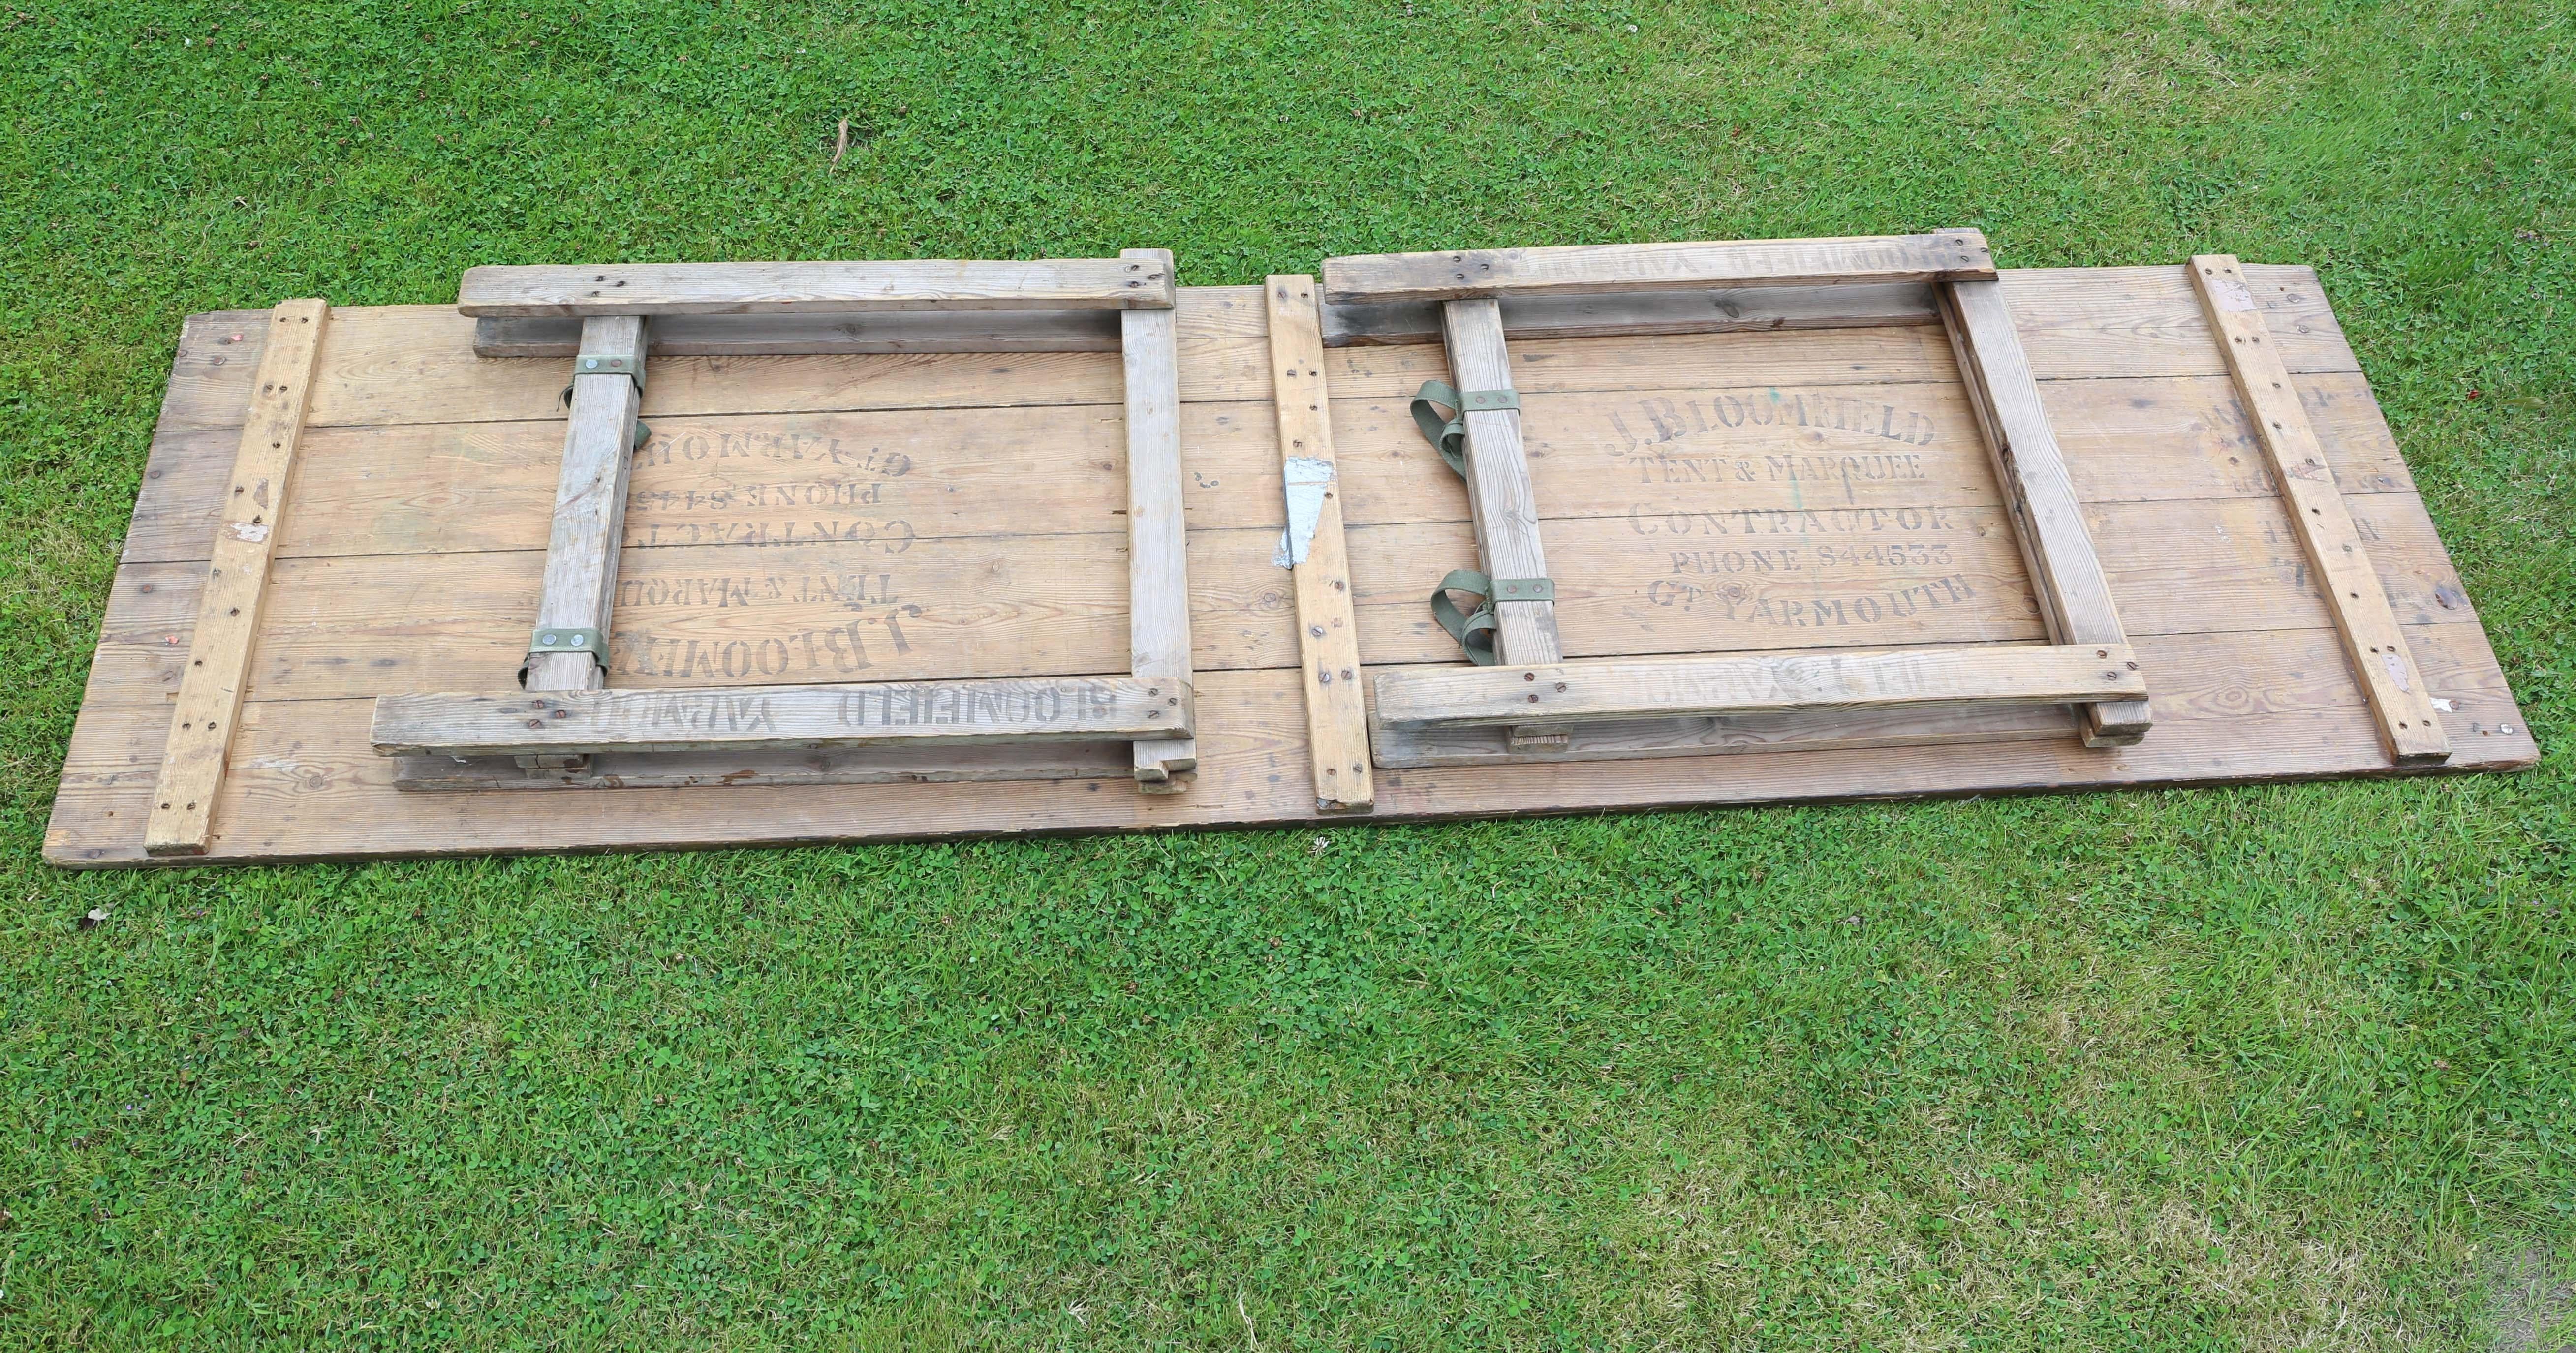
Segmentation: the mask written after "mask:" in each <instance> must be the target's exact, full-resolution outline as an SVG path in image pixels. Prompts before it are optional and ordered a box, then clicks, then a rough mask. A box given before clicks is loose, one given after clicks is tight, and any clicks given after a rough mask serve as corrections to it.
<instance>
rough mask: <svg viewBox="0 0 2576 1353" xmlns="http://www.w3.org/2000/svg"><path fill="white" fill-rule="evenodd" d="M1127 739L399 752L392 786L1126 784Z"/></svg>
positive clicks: (1129, 770)
mask: <svg viewBox="0 0 2576 1353" xmlns="http://www.w3.org/2000/svg"><path fill="white" fill-rule="evenodd" d="M1132 760H1133V758H1132V754H1131V753H1130V752H1129V750H1128V744H1126V743H1124V742H1065V743H1050V744H1038V745H1028V744H1021V745H1016V746H1010V745H1004V746H988V747H955V746H928V747H878V748H864V749H859V750H856V751H843V752H829V751H826V752H794V753H769V754H760V753H753V754H747V755H733V754H726V753H719V752H650V753H643V754H635V755H629V754H626V753H622V752H609V753H603V754H601V755H598V756H594V757H592V758H590V761H589V764H588V765H587V766H586V767H581V768H574V769H563V770H549V771H540V772H537V773H533V774H532V773H530V772H527V771H524V770H522V769H520V767H519V763H518V762H517V761H516V760H514V759H512V758H509V757H465V758H458V757H451V756H406V757H401V758H398V759H396V761H395V762H394V788H396V789H399V790H402V791H404V792H406V793H413V794H444V793H457V792H472V793H479V792H482V791H485V790H496V789H694V788H709V789H737V788H747V789H758V788H765V787H767V788H774V787H778V786H808V785H889V784H908V785H909V784H919V785H929V784H964V783H970V782H983V781H1004V780H1120V781H1124V780H1128V779H1130V778H1132V776H1133V774H1134V768H1133V764H1132Z"/></svg>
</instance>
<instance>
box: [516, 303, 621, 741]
mask: <svg viewBox="0 0 2576 1353" xmlns="http://www.w3.org/2000/svg"><path fill="white" fill-rule="evenodd" d="M582 351H583V353H584V354H585V355H587V356H592V357H599V358H605V359H613V360H620V361H627V362H632V363H634V364H635V365H636V367H637V369H638V370H641V369H642V367H643V363H644V321H643V320H641V319H636V318H632V317H620V316H605V317H601V318H596V319H586V320H583V321H582ZM571 379H572V411H571V416H570V417H569V418H567V419H566V420H565V423H564V445H563V458H562V461H561V463H560V465H559V466H558V469H557V473H556V478H555V506H554V513H553V519H552V521H551V523H550V524H549V527H548V534H547V537H546V564H545V575H544V581H543V582H542V583H541V584H540V586H539V589H538V592H537V607H536V614H535V617H534V618H533V620H532V621H531V622H530V623H531V626H532V632H542V631H581V632H595V633H596V634H598V635H599V637H600V641H601V642H602V643H603V644H604V643H606V642H607V636H608V632H609V624H610V621H611V619H612V614H611V613H612V611H613V610H614V608H615V606H616V603H617V556H618V552H619V550H620V549H621V548H623V546H624V543H625V540H626V525H625V523H626V475H627V470H628V467H630V466H632V465H633V464H634V463H635V462H634V455H633V448H634V445H635V412H636V408H637V406H638V404H640V403H641V398H640V393H639V391H638V389H637V384H636V381H635V380H634V379H633V378H632V377H629V376H626V375H622V374H617V375H604V376H603V375H581V374H578V373H576V374H574V375H573V376H572V378H571ZM527 662H528V666H527V677H526V680H525V682H524V684H525V685H526V687H527V688H528V689H529V690H530V691H589V690H597V689H599V688H600V687H601V686H602V685H604V684H606V681H607V677H606V673H605V671H604V670H603V668H602V667H601V665H600V663H599V662H598V661H596V660H594V659H593V658H592V657H591V655H589V654H587V653H530V654H529V655H528V660H527Z"/></svg>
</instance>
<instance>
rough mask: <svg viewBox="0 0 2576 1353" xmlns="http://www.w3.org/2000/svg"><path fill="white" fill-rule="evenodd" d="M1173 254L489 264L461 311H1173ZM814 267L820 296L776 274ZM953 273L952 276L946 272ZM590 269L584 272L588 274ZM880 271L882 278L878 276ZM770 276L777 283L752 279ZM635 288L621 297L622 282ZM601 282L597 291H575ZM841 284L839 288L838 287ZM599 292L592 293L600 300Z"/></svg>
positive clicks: (470, 280)
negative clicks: (697, 290) (663, 295)
mask: <svg viewBox="0 0 2576 1353" xmlns="http://www.w3.org/2000/svg"><path fill="white" fill-rule="evenodd" d="M1152 255H1159V256H1161V258H1163V259H1164V260H1166V261H1168V260H1169V259H1170V258H1171V251H1170V250H1168V249H1154V250H1145V249H1129V250H1124V251H1122V252H1121V253H1120V254H1119V256H1118V258H1117V259H1100V258H1041V259H1025V260H1009V259H850V260H813V261H797V262H777V263H770V262H759V263H598V264H547V263H540V264H484V265H481V266H479V267H473V268H468V269H466V270H465V276H464V277H463V278H462V279H461V280H460V281H459V283H458V285H457V297H456V309H457V313H459V314H462V315H468V316H472V317H475V318H481V317H483V316H486V315H582V316H596V315H645V316H661V315H687V314H697V315H753V314H800V315H833V314H866V313H880V314H882V313H890V312H903V311H919V310H1169V309H1171V308H1172V307H1173V306H1174V305H1175V304H1177V303H1178V299H1179V290H1180V288H1179V286H1178V283H1177V282H1176V280H1175V279H1174V277H1173V275H1172V269H1171V268H1170V267H1168V266H1166V267H1164V268H1163V269H1162V270H1161V271H1160V272H1159V273H1151V272H1146V271H1144V269H1145V267H1146V266H1148V265H1149V257H1148V256H1152ZM799 268H802V269H811V270H813V271H814V274H815V281H814V283H812V284H809V289H810V290H812V291H815V292H817V293H819V294H816V295H811V296H803V297H798V296H782V295H779V294H778V293H779V292H780V291H781V290H783V289H784V288H781V287H780V286H778V285H776V282H775V280H774V279H777V278H779V277H780V276H781V275H782V274H784V273H786V272H788V270H792V269H799ZM1047 268H1054V269H1063V270H1083V271H1090V270H1095V269H1096V270H1098V271H1099V272H1100V273H1101V279H1100V284H1099V285H1093V286H1072V287H1061V288H1054V289H1049V288H1044V287H1031V286H1027V285H1025V284H1024V283H1023V282H1022V280H1021V279H1023V278H1024V277H1025V276H1026V275H1027V274H1028V273H1029V272H1030V271H1031V270H1034V269H1047ZM942 270H946V271H947V272H948V273H949V274H951V275H950V276H948V277H946V278H943V277H941V276H940V274H941V272H942ZM584 273H588V274H590V277H588V278H584V277H582V276H581V275H582V274H584ZM872 274H873V275H872ZM708 275H714V276H716V277H718V278H720V279H739V282H740V286H739V289H738V290H728V289H727V288H725V287H722V286H713V287H705V288H703V294H701V295H698V296H696V297H693V298H690V299H685V300H638V299H632V298H633V297H637V296H643V295H645V294H647V293H649V292H650V291H651V290H652V289H653V286H654V285H655V284H656V283H659V284H661V285H664V286H670V285H671V284H672V282H673V281H674V280H676V279H680V278H684V277H691V278H693V277H704V276H708ZM763 280H767V281H770V282H771V285H768V286H757V285H753V283H755V282H756V281H763ZM638 283H640V284H642V285H636V286H635V287H634V290H633V291H631V292H628V293H627V297H628V299H620V298H619V297H618V295H617V293H618V291H619V290H620V289H623V288H626V287H628V286H629V285H630V284H638ZM583 287H594V289H593V290H592V291H591V292H590V295H589V296H588V297H585V296H582V295H578V294H576V292H577V291H578V290H579V289H581V288H583ZM834 288H838V290H837V292H836V291H835V290H834ZM594 297H595V298H596V299H593V298H594Z"/></svg>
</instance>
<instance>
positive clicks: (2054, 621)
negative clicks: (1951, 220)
mask: <svg viewBox="0 0 2576 1353" xmlns="http://www.w3.org/2000/svg"><path fill="white" fill-rule="evenodd" d="M1963 286H1971V287H1979V288H1982V289H1988V290H1985V291H1984V292H1983V293H1982V295H1983V296H1990V297H1991V299H1992V302H1993V307H1994V308H1995V309H1996V310H1998V311H1999V312H2000V313H2001V320H2000V322H1999V323H1993V324H1989V325H1987V326H1985V327H1986V328H1987V330H1988V333H1987V335H1986V341H1984V342H1980V341H1979V339H1978V336H1977V334H1976V331H1975V330H1976V326H1975V325H1973V324H1972V323H1971V322H1970V319H1969V317H1968V315H1967V313H1966V302H1965V301H1963V299H1962V295H1961V287H1963ZM1996 286H1997V284H1996V283H1992V282H1969V283H1954V284H1945V285H1942V286H1940V287H1937V288H1935V289H1934V290H1935V293H1936V296H1937V299H1938V300H1939V303H1940V307H1941V319H1942V327H1943V328H1944V329H1945V330H1946V331H1947V332H1948V334H1949V338H1950V349H1951V352H1952V353H1953V355H1954V356H1955V357H1956V358H1957V360H1958V364H1959V378H1960V384H1961V385H1962V386H1963V387H1964V388H1965V390H1966V392H1967V396H1968V408H1969V410H1970V412H1971V413H1973V414H1974V415H1975V417H1976V420H1977V426H1978V430H1979V431H1981V432H1982V433H1984V434H1985V440H1986V454H1987V457H1988V460H1989V463H1990V464H1991V465H1992V466H1993V467H1994V472H1995V488H1996V491H1997V493H1999V494H2000V495H2001V496H2002V499H2003V505H2004V507H2005V509H2006V519H2007V520H2008V521H2010V522H2011V523H2012V526H2013V539H2014V541H2015V543H2016V544H2017V545H2018V546H2019V547H2020V549H2021V556H2022V565H2023V568H2024V569H2025V571H2026V572H2027V573H2028V575H2029V579H2030V585H2031V597H2032V600H2033V601H2035V602H2036V603H2037V604H2038V606H2039V613H2040V619H2041V621H2042V623H2043V624H2045V625H2046V627H2047V629H2048V633H2049V637H2050V638H2051V639H2052V640H2054V641H2056V642H2057V643H2060V644H2085V643H2093V644H2118V645H2125V644H2126V643H2127V642H2128V636H2127V634H2126V633H2125V632H2124V631H2123V630H2122V629H2121V627H2120V623H2119V613H2118V610H2117V608H2116V603H2115V602H2114V601H2113V599H2112V594H2111V584H2110V579H2109V577H2108V576H2107V575H2106V574H2105V573H2104V572H2103V570H2102V561H2101V557H2100V555H2099V554H2098V553H2097V552H2096V551H2095V550H2094V548H2093V537H2092V533H2091V532H2090V531H2089V530H2088V529H2087V528H2086V527H2085V524H2084V516H2083V511H2082V504H2081V503H2079V502H2077V501H2076V499H2075V496H2074V486H2073V481H2072V480H2071V479H2070V478H2069V477H2068V476H2067V473H2066V463H2065V458H2064V454H2063V453H2062V452H2061V451H2060V450H2059V448H2058V445H2057V434H2056V430H2055V429H2054V428H2053V427H2051V426H2050V425H2049V422H2048V417H2047V405H2046V404H2045V403H2044V402H2042V400H2041V398H2040V394H2039V382H2038V381H2037V379H2035V378H2034V377H2033V376H2032V374H2031V370H2030V361H2029V358H2028V357H2027V356H2026V355H2025V354H2024V353H2023V352H2022V349H2021V335H2020V332H2019V331H2018V330H2016V329H2015V328H2014V327H2013V324H2012V315H2011V311H2010V309H2009V308H2008V307H2006V306H2005V305H2004V302H2003V297H2002V293H2001V292H2000V291H1999V290H1991V289H1992V288H1995V287H1996ZM1999 385H2002V386H2003V391H2004V393H2007V394H2018V395H2020V396H2022V397H2024V399H2025V402H2026V403H2027V404H2028V406H2029V409H2030V411H2031V414H2032V416H2031V417H2030V418H2029V419H2028V420H2027V426H2024V427H2021V428H2011V427H2007V426H2005V424H2004V421H2003V416H2002V414H2001V413H2000V412H1999V411H1998V402H1997V396H1998V386H1999ZM2016 434H2018V435H2016ZM2051 484H2054V485H2057V486H2060V487H2062V488H2063V489H2064V493H2063V498H2064V501H2063V502H2061V503H2058V504H2056V505H2055V506H2054V509H2053V510H2054V512H2055V514H2056V515H2057V516H2058V517H2059V518H2061V519H2062V521H2063V523H2064V525H2065V526H2066V527H2067V528H2069V530H2070V533H2071V534H2072V535H2073V536H2074V537H2075V543H2074V547H2073V548H2058V549H2052V548H2051V547H2050V545H2049V544H2048V541H2047V539H2046V534H2047V533H2045V532H2044V531H2042V530H2041V529H2039V523H2038V522H2037V521H2035V519H2034V511H2035V509H2034V508H2033V507H2032V505H2031V503H2030V489H2031V487H2032V486H2034V485H2040V486H2046V485H2051ZM2039 510H2049V505H2048V504H2042V505H2041V509H2039ZM2069 587H2077V588H2084V589H2087V590H2090V591H2092V592H2094V593H2096V594H2098V597H2099V599H2100V600H2099V609H2100V610H2101V611H2102V612H2103V614H2104V616H2105V618H2106V619H2107V622H2108V623H2107V625H2105V626H2104V627H2103V628H2101V630H2100V631H2099V632H2096V633H2085V634H2078V633H2075V632H2074V631H2075V630H2076V629H2078V628H2083V627H2081V626H2076V625H2073V624H2071V623H2070V619H2069V617H2068V615H2067V614H2066V608H2065V607H2064V606H2063V605H2062V604H2061V600H2060V593H2061V592H2062V591H2063V590H2064V589H2066V588H2069ZM2072 708H2073V710H2074V715H2075V720H2076V728H2077V732H2078V734H2079V735H2080V736H2081V737H2082V738H2083V741H2084V745H2085V746H2087V747H2092V748H2109V747H2128V746H2134V745H2136V744H2137V743H2138V742H2139V741H2141V740H2142V739H2144V738H2145V737H2146V735H2147V732H2148V730H2149V729H2150V728H2151V727H2152V726H2153V723H2154V712H2153V708H2152V706H2151V705H2150V703H2149V701H2148V700H2147V699H2144V698H2141V699H2137V700H2121V701H2112V702H2094V703H2087V704H2079V705H2075V706H2073V707H2072Z"/></svg>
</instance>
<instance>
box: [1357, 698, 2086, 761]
mask: <svg viewBox="0 0 2576 1353" xmlns="http://www.w3.org/2000/svg"><path fill="white" fill-rule="evenodd" d="M2067 718H2068V715H2067V711H2066V709H2065V707H2064V706H2062V705H1968V706H1948V705H1939V704H1925V705H1912V706H1905V707H1900V708H1891V709H1875V710H1850V709H1836V710H1797V711H1792V712H1788V713H1781V714H1745V715H1737V716H1733V717H1727V718H1675V719H1635V720H1609V721H1604V722H1600V723H1583V724H1571V725H1568V726H1567V728H1566V733H1567V735H1568V736H1567V739H1566V744H1565V745H1564V746H1563V747H1560V748H1555V749H1541V750H1534V751H1526V752H1515V751H1513V750H1512V749H1511V746H1510V742H1509V740H1508V739H1507V738H1505V737H1504V736H1503V730H1502V729H1501V728H1499V727H1496V726H1494V725H1492V724H1462V725H1453V726H1450V727H1445V728H1395V727H1391V726H1389V725H1387V724H1386V723H1384V722H1382V721H1380V720H1378V719H1375V718H1372V719H1370V720H1369V744H1370V749H1371V752H1372V754H1373V755H1374V756H1375V757H1376V759H1377V763H1378V764H1379V765H1380V766H1383V767H1385V768H1387V769H1389V770H1428V769H1433V768H1436V767H1443V766H1533V765H1556V764H1563V763H1568V762H1586V761H1653V760H1663V759H1667V758H1672V757H1685V756H1739V755H1744V754H1747V753H1754V752H1812V751H1854V750H1860V749H1865V748H1878V747H1938V746H1952V745H1959V744H1969V743H1973V744H1978V745H1984V744H1988V743H2004V742H2053V741H2056V740H2058V739H2061V738H2064V737H2065V736H2066V722H2067Z"/></svg>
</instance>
